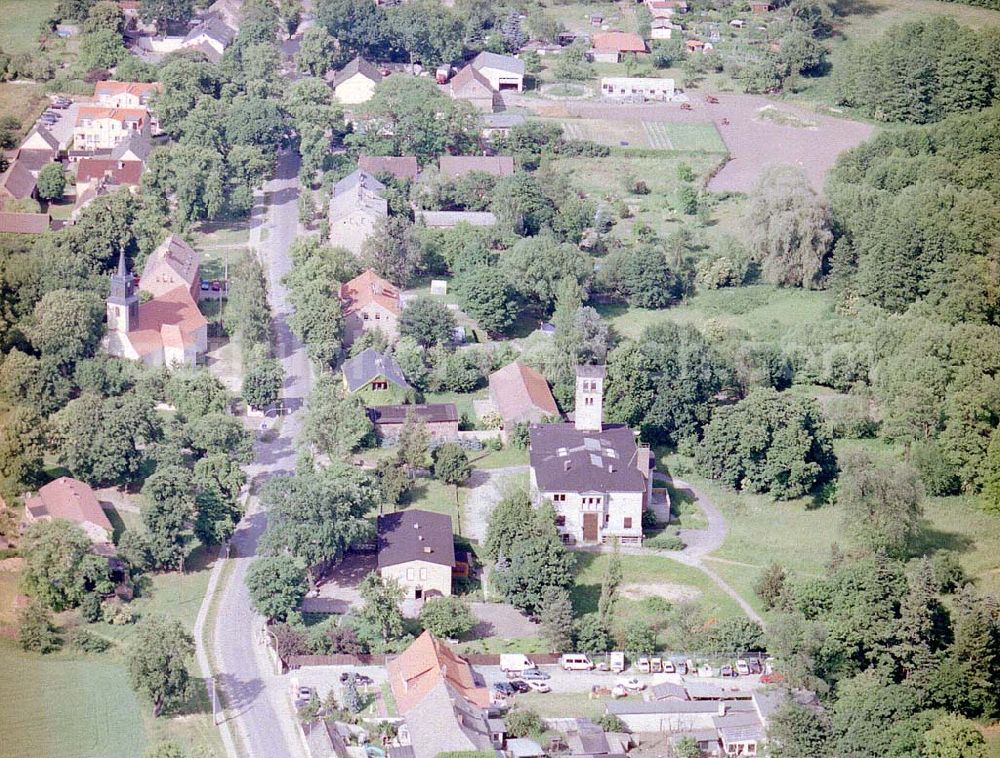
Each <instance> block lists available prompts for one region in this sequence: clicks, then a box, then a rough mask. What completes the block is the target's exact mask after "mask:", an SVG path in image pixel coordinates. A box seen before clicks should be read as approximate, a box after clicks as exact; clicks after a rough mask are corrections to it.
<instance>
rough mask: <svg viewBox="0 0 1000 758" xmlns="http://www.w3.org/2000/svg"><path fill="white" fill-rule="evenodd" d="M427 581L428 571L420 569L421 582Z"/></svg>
mask: <svg viewBox="0 0 1000 758" xmlns="http://www.w3.org/2000/svg"><path fill="white" fill-rule="evenodd" d="M426 579H427V569H425V568H422V569H420V581H425V580H426Z"/></svg>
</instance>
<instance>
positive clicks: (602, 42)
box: [591, 32, 646, 63]
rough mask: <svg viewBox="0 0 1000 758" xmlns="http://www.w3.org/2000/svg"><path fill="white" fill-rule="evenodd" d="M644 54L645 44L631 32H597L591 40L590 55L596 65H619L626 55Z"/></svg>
mask: <svg viewBox="0 0 1000 758" xmlns="http://www.w3.org/2000/svg"><path fill="white" fill-rule="evenodd" d="M644 52H646V43H645V42H644V41H643V39H642V37H640V36H639V35H638V34H633V33H631V32H599V33H597V34H595V35H594V36H593V38H592V39H591V55H593V58H594V60H595V61H597V62H598V63H619V62H620V61H621V59H622V56H623V55H625V54H627V53H644Z"/></svg>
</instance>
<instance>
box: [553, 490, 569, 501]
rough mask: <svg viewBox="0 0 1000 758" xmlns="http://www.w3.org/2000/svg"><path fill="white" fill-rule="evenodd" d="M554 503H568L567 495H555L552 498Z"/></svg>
mask: <svg viewBox="0 0 1000 758" xmlns="http://www.w3.org/2000/svg"><path fill="white" fill-rule="evenodd" d="M552 502H553V503H565V502H566V493H564V492H563V493H558V494H555V495H553V496H552Z"/></svg>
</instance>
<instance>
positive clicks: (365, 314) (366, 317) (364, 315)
mask: <svg viewBox="0 0 1000 758" xmlns="http://www.w3.org/2000/svg"><path fill="white" fill-rule="evenodd" d="M361 318H363V319H364V320H365V321H367V320H368V314H367V313H362V314H361Z"/></svg>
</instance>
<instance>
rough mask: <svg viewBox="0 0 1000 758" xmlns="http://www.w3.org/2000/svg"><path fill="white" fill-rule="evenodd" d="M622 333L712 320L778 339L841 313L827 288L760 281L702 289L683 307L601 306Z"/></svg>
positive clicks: (758, 336)
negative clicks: (815, 289) (806, 325)
mask: <svg viewBox="0 0 1000 758" xmlns="http://www.w3.org/2000/svg"><path fill="white" fill-rule="evenodd" d="M597 309H598V311H599V312H600V313H601V315H602V316H604V317H605V318H606V319H608V320H609V321H610V323H611V325H612V326H613V327H614V328H615V330H616V331H617V332H618V334H620V335H622V336H623V337H632V338H635V337H638V336H639V335H641V334H642V332H643V330H644V329H645V328H646V327H647V326H651V325H652V324H658V323H662V322H664V321H674V322H677V323H682V324H685V323H686V324H694V325H695V326H697V327H699V328H704V327H705V326H706V325H707V324H709V323H711V324H713V325H716V324H717V325H721V326H726V327H729V328H731V329H738V330H741V331H744V332H747V333H748V334H749V336H750V337H752V338H754V339H758V340H767V341H771V340H778V339H780V338H781V337H782V336H783V335H784V334H785V333H787V332H788V330H789V329H791V328H792V327H798V326H802V325H803V324H807V323H808V324H812V323H818V322H820V321H824V320H828V319H829V320H832V319H835V318H837V315H836V314H835V313H834V311H833V305H832V299H831V297H830V295H829V294H828V293H824V292H817V291H811V290H800V289H791V288H787V289H782V288H778V287H773V286H771V285H767V284H757V285H752V286H749V287H739V288H736V289H718V290H706V291H702V292H699V293H698V294H697V295H695V296H694V297H692V298H690V299H688V300H685V301H684V302H683V303H681V304H680V305H678V306H675V307H673V308H669V309H666V310H647V309H644V308H631V307H628V306H625V305H620V304H615V305H602V306H597Z"/></svg>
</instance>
